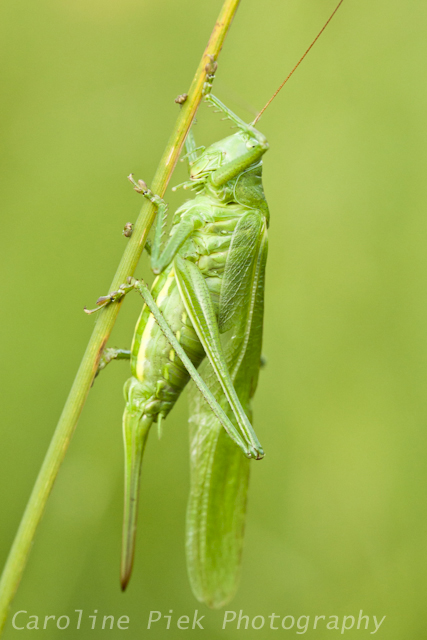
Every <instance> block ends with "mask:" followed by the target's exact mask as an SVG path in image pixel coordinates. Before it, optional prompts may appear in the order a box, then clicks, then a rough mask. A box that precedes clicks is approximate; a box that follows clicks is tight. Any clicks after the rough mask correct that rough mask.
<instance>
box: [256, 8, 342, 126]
mask: <svg viewBox="0 0 427 640" xmlns="http://www.w3.org/2000/svg"><path fill="white" fill-rule="evenodd" d="M343 2H344V0H340V2H339V3H338V5H337V6H336V8H335V10H334V11H333V13H332V14H331V15H330V16H329V19H328V20H327V22H326V23H325V24H324V25H323V27H322V29H321V30H320V31H319V33H318V34H317V36H316V37H315V38H314V40H313V42H312V43H311V45H310V46H309V47H308V49H307V51H306V52H305V53H304V55H303V56H302V58H301V59H300V60H299V61H298V62H297V63H296V65H295V66H294V68H293V69H292V71H291V72H290V74H289V75H288V76H287V78H285V80H284V81H283V82H282V84H281V85H280V87H279V88H278V89H277V91H276V92H275V93H274V94H273V95H272V96H271V98H270V100H269V101H268V102H267V104H266V105H265V107H263V108H262V109H261V111H260V112H259V114H258V115H257V117H256V118H255V120H254V121H253V122H252V124H256V123H257V122H258V120H259V119H260V118H261V116H262V114H263V113H264V111H265V110H266V109H267V107H268V106H269V105H270V104H271V102H273V100H274V98H275V97H276V96H277V94H278V93H279V91H280V90H281V89H283V87H284V86H285V84H286V83H287V81H288V80H289V78H290V77H291V75H292V74H293V73H294V71H296V70H297V68H298V67H299V66H300V64H301V62H302V61H303V60H304V58H305V56H306V55H307V53H308V52H309V51H310V49H311V48H312V47H313V45H314V44H315V43H316V42H317V41H318V39H319V38H320V36H321V35H322V33H323V32H324V30H325V29H326V27H327V26H328V24H329V23H330V21H331V20H332V18H333V17H334V15H335V14H336V12H337V11H338V9H339V8H340V6H341V5H342V3H343Z"/></svg>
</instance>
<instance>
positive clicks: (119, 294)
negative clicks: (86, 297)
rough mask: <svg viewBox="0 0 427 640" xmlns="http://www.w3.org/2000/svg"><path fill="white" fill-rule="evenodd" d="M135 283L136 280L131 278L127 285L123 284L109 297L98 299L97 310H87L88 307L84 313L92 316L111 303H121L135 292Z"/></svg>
mask: <svg viewBox="0 0 427 640" xmlns="http://www.w3.org/2000/svg"><path fill="white" fill-rule="evenodd" d="M133 283H134V278H130V277H129V278H128V279H127V282H126V284H121V285H120V287H119V288H118V289H117V291H112V292H111V293H109V294H108V295H107V296H101V297H100V298H98V300H97V301H96V304H97V307H96V309H86V307H84V312H85V313H87V314H88V316H90V315H92V313H96V312H97V311H100V309H103V308H104V307H106V306H107V305H109V304H110V302H119V300H121V299H122V298H123V297H124V296H125V295H126V294H127V293H129V292H130V291H133V289H134V284H133Z"/></svg>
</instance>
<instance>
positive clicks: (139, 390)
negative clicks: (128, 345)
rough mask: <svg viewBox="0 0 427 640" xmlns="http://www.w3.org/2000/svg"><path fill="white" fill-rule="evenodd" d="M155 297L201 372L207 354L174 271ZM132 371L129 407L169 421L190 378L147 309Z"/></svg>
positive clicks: (156, 289)
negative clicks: (171, 412)
mask: <svg viewBox="0 0 427 640" xmlns="http://www.w3.org/2000/svg"><path fill="white" fill-rule="evenodd" d="M152 293H153V295H154V297H155V298H156V303H157V305H158V307H159V308H160V311H161V312H162V314H163V316H164V318H165V320H166V322H167V323H168V325H169V326H170V328H171V329H172V331H173V333H174V334H175V336H176V338H177V340H178V342H179V343H180V344H181V346H182V347H183V349H184V350H185V352H186V354H187V355H188V357H189V358H190V360H191V361H192V363H193V365H194V366H195V367H196V368H197V367H198V366H199V364H200V363H201V361H202V360H203V358H204V355H205V353H204V350H203V347H202V345H201V343H200V341H199V339H198V337H197V334H196V332H195V331H194V329H193V326H192V324H191V321H190V320H189V318H188V316H187V313H186V311H185V308H184V305H183V303H182V300H181V297H180V295H179V290H178V287H177V283H176V280H175V274H174V270H173V268H170V269H168V271H167V272H166V273H164V274H162V275H161V276H160V277H159V278H158V279H157V281H156V282H155V284H154V287H153V292H152ZM131 369H132V378H130V379H129V380H128V381H127V383H126V385H125V398H126V401H127V405H132V408H133V410H134V411H135V410H138V411H139V412H140V415H141V417H142V416H143V415H145V416H147V417H149V418H151V421H152V422H157V420H158V416H159V415H161V417H162V418H164V417H166V416H167V415H168V413H169V411H170V410H171V409H172V407H173V406H174V404H175V402H176V401H177V400H178V397H179V395H180V393H181V391H182V390H183V389H184V387H185V385H186V384H187V382H188V380H189V377H190V376H189V374H188V372H187V370H186V369H185V367H184V365H183V364H182V362H181V360H180V359H179V358H178V356H177V355H176V353H175V351H174V350H173V349H172V347H171V346H170V344H169V342H168V341H167V340H166V338H165V337H164V335H163V333H162V332H161V331H160V329H159V327H158V325H157V324H156V322H155V320H154V317H153V316H152V315H151V313H150V311H149V309H148V308H147V307H146V306H144V308H143V310H142V313H141V316H140V318H139V320H138V323H137V326H136V331H135V336H134V341H133V345H132V356H131ZM128 408H130V407H128Z"/></svg>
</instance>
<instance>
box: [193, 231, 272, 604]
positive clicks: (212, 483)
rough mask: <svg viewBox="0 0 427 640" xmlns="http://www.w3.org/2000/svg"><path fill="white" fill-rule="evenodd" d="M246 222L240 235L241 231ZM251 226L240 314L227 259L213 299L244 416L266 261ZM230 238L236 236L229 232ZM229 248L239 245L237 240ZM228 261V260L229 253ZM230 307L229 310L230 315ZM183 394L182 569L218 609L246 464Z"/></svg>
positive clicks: (235, 557) (240, 511)
mask: <svg viewBox="0 0 427 640" xmlns="http://www.w3.org/2000/svg"><path fill="white" fill-rule="evenodd" d="M247 222H248V221H247V220H246V223H247ZM246 223H245V229H246V230H245V233H246V232H247V230H248V227H247V224H246ZM255 228H256V229H258V233H257V236H255V237H256V239H257V241H256V242H251V247H252V249H251V252H248V253H247V252H244V251H243V254H244V255H245V256H246V257H248V256H249V253H250V255H251V261H250V264H251V268H249V269H248V270H246V268H245V267H244V265H247V263H248V261H247V260H246V259H245V260H243V261H242V265H243V270H242V281H244V282H245V284H244V286H243V287H242V288H240V287H239V294H238V298H239V300H240V309H239V307H238V306H237V304H236V303H235V302H234V301H233V299H232V297H233V296H232V287H230V286H229V285H228V284H227V282H231V280H232V278H230V280H229V279H228V275H227V272H228V273H229V274H231V273H233V274H235V273H237V271H236V270H238V265H236V263H235V261H234V262H233V264H232V263H230V264H228V263H227V265H226V271H225V274H224V280H223V283H224V285H223V286H224V291H222V293H221V297H222V300H223V304H224V305H225V306H226V307H227V313H226V314H225V313H224V315H223V317H225V318H227V323H228V318H229V317H230V318H231V317H233V318H234V322H233V324H232V328H231V330H230V331H229V332H228V333H227V334H225V335H224V343H225V344H224V354H225V359H226V363H227V367H228V370H229V371H230V374H231V379H232V381H233V384H234V387H235V389H236V391H237V395H238V397H239V400H240V402H241V404H242V405H243V407H244V409H245V411H246V413H247V415H248V417H249V418H251V410H250V399H251V397H252V396H253V394H254V393H255V389H256V385H257V380H258V372H259V363H260V356H261V341H262V323H263V313H264V275H265V262H266V257H267V234H266V227H265V224H264V223H262V224H261V225H260V224H259V223H258V222H255V220H253V229H255ZM242 229H243V227H242ZM242 229H241V230H242ZM236 233H239V231H238V229H237V228H236ZM235 246H236V247H241V243H240V242H238V241H237V237H236V245H235ZM239 251H240V249H239ZM234 258H235V256H234ZM230 260H233V256H232V254H231V252H230ZM233 279H234V275H233ZM234 281H235V280H234ZM243 302H244V307H243V306H242V305H243ZM232 308H234V311H233V314H232V315H230V309H232ZM220 316H221V310H220ZM223 326H227V324H226V323H225V324H224V325H223ZM199 372H200V374H201V375H202V377H203V379H204V381H205V382H206V384H207V386H208V387H209V388H210V390H211V391H212V393H213V394H214V396H215V397H216V398H217V399H218V401H219V402H220V403H221V405H222V406H223V408H224V410H225V411H226V412H227V414H228V415H229V417H230V419H231V420H235V418H234V416H233V414H232V413H231V411H230V408H229V405H228V404H227V402H226V400H225V398H224V396H223V393H222V388H221V385H220V383H219V382H218V378H217V376H216V374H215V372H214V371H213V369H212V366H211V364H210V362H209V361H208V360H206V361H205V362H204V363H203V364H202V366H201V367H200V369H199ZM189 395H190V421H189V423H190V465H191V487H190V496H189V502H188V510H187V542H186V550H187V566H188V573H189V578H190V582H191V586H192V589H193V592H194V594H195V596H196V597H197V598H198V600H200V601H201V602H205V603H206V604H207V605H208V606H210V607H213V608H218V607H221V606H223V605H224V604H226V603H227V602H228V601H229V600H230V599H231V598H232V597H233V595H234V593H235V591H236V589H237V585H238V580H239V574H240V564H241V554H242V548H243V533H244V526H245V514H246V496H247V488H248V481H249V464H250V463H249V460H248V459H247V458H245V457H244V456H242V453H241V451H240V450H239V449H238V448H237V447H236V445H235V443H234V442H233V441H232V440H231V439H230V438H229V437H228V435H227V434H226V432H225V431H224V429H223V428H222V427H221V425H220V423H219V422H218V421H217V420H216V418H215V416H214V415H213V414H212V412H211V411H209V409H208V408H207V407H206V404H205V403H204V402H203V399H202V397H201V396H200V393H198V391H197V389H196V388H195V387H194V385H191V388H190V393H189Z"/></svg>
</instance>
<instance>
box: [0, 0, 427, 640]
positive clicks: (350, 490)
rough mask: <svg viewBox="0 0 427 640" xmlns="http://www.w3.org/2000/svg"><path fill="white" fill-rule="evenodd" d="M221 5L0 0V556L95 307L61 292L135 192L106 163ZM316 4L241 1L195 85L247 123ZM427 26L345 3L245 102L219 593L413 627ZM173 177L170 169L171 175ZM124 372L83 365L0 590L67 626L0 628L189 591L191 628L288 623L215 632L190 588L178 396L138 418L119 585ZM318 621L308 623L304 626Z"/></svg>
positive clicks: (123, 171) (96, 281)
mask: <svg viewBox="0 0 427 640" xmlns="http://www.w3.org/2000/svg"><path fill="white" fill-rule="evenodd" d="M221 4H222V3H221V0H212V1H211V2H201V1H200V0H180V1H179V2H177V1H176V0H157V2H153V1H149V0H121V1H120V2H119V1H118V0H103V1H101V0H72V1H70V0H55V1H54V0H38V1H37V2H30V0H14V1H13V2H12V1H11V0H7V1H6V2H3V3H2V5H1V8H0V16H1V19H0V24H1V26H0V32H1V45H0V46H1V50H2V60H3V64H2V68H1V75H2V88H3V91H2V97H1V177H2V180H1V183H2V185H1V191H2V192H1V203H2V214H1V215H2V226H1V229H2V247H1V262H2V270H1V273H2V316H1V332H2V337H1V344H2V347H1V350H2V361H3V366H2V371H1V374H0V375H1V417H2V420H1V448H0V451H1V457H0V492H1V495H0V505H1V531H0V562H1V564H3V562H4V560H5V558H6V555H7V552H8V549H9V547H10V544H11V542H12V539H13V536H14V533H15V531H16V528H17V526H18V523H19V520H20V517H21V514H22V511H23V509H24V506H25V504H26V501H27V498H28V495H29V492H30V490H31V487H32V485H33V482H34V479H35V477H36V474H37V472H38V469H39V467H40V464H41V462H42V460H43V456H44V454H45V451H46V448H47V446H48V443H49V440H50V438H51V435H52V432H53V429H54V426H55V424H56V421H57V418H58V416H59V414H60V411H61V408H62V405H63V403H64V400H65V398H66V396H67V393H68V390H69V388H70V385H71V382H72V380H73V377H74V374H75V372H76V369H77V366H78V364H79V361H80V358H81V355H82V353H83V351H84V348H85V345H86V343H87V340H88V338H89V335H90V333H91V330H92V327H93V323H94V320H93V319H92V318H88V317H87V316H85V315H84V314H83V311H82V309H83V306H84V305H88V306H93V303H94V302H95V300H96V298H97V297H98V295H100V294H103V293H105V292H106V291H107V289H108V286H109V284H110V282H111V279H112V275H113V273H114V271H115V268H116V266H117V264H118V261H119V259H120V256H121V254H122V251H123V249H124V245H125V242H126V240H125V238H123V236H122V235H121V230H122V228H123V226H124V224H125V223H126V222H127V221H128V220H132V221H133V220H135V218H136V215H137V212H138V210H139V206H140V204H141V201H140V199H139V197H138V196H137V195H136V194H135V193H134V192H133V191H132V189H131V187H130V186H129V184H128V182H127V180H126V176H127V174H128V173H129V172H130V171H133V172H134V173H135V174H136V176H137V177H143V178H144V179H145V180H146V181H147V182H150V181H151V179H152V176H153V173H154V170H155V168H156V166H157V163H158V160H159V158H160V155H161V153H162V152H163V149H164V146H165V143H166V141H167V139H168V137H169V134H170V131H171V128H172V126H173V123H174V121H175V119H176V115H177V107H176V105H175V104H174V98H175V96H176V95H177V94H179V93H182V92H184V91H186V90H187V89H188V87H189V85H190V82H191V79H192V77H193V74H194V71H195V68H196V65H197V63H198V61H199V58H200V55H201V53H202V51H203V49H204V47H205V44H206V42H207V39H208V37H209V34H210V32H211V29H212V27H213V24H214V21H215V18H216V16H217V14H218V12H219V9H220V6H221ZM334 4H335V3H334V0H286V1H284V0H263V1H262V2H259V1H257V0H242V3H241V7H240V9H239V11H238V14H237V16H236V19H235V21H234V23H233V26H232V29H231V31H230V33H229V36H228V38H227V40H226V43H225V46H224V49H223V52H222V55H221V57H220V61H219V70H218V74H217V79H216V81H215V93H216V94H217V95H219V97H221V99H222V100H223V101H224V102H226V103H227V104H229V105H230V106H231V107H233V108H234V109H235V110H236V111H237V112H238V113H239V114H240V115H241V116H242V117H244V118H245V119H247V120H250V119H251V118H252V117H253V113H254V112H256V111H257V110H258V109H260V108H261V107H262V106H263V104H264V103H265V102H266V100H267V99H268V98H269V97H270V95H271V94H272V92H273V91H274V90H275V89H276V87H277V86H278V85H279V83H280V82H281V81H282V79H283V78H284V77H285V75H286V74H287V73H288V71H289V70H290V69H291V68H292V67H293V65H294V64H295V62H296V61H297V59H298V58H299V57H300V55H301V54H302V53H303V51H304V50H305V48H306V47H307V46H308V44H309V43H310V41H311V40H312V38H313V37H314V35H315V34H316V33H317V31H318V30H319V28H320V27H321V25H322V24H323V23H324V22H325V20H326V18H327V17H328V15H329V14H330V12H331V11H332V9H333V7H334ZM426 29H427V5H426V3H425V2H424V1H422V0H414V1H413V2H411V3H403V2H401V1H400V0H399V1H398V0H388V1H386V0H377V1H376V2H375V3H373V2H370V1H368V0H358V1H357V2H351V0H347V2H345V3H344V5H343V7H342V8H341V9H340V11H339V13H338V14H337V16H336V18H335V19H334V21H333V22H332V24H331V25H330V27H329V28H328V30H327V31H326V33H325V34H324V35H323V36H322V38H321V40H320V41H319V43H318V44H317V45H316V47H315V48H314V50H313V51H312V52H311V53H310V55H309V57H308V58H307V60H306V61H305V62H304V64H303V65H302V67H301V68H300V69H299V71H298V73H297V74H296V75H295V76H294V77H293V78H292V80H291V81H290V83H289V84H288V85H287V87H286V89H284V91H283V92H282V94H281V95H280V97H279V98H278V99H277V100H276V101H275V102H274V103H273V104H272V106H271V107H270V108H269V110H268V111H267V112H266V113H265V115H264V117H263V118H262V120H261V122H260V127H259V128H260V129H261V130H262V131H263V132H264V133H265V134H266V136H267V138H268V140H269V142H270V151H269V152H268V154H267V155H266V157H265V168H264V175H265V180H264V184H265V191H266V194H267V198H268V202H269V205H270V210H271V226H270V254H269V263H268V273H267V275H268V280H267V290H266V317H265V340H264V353H265V355H266V357H267V359H268V366H267V368H266V369H265V370H263V372H262V375H261V380H260V385H259V389H258V393H257V397H256V402H255V426H256V429H257V431H258V433H259V434H260V438H261V439H262V442H263V444H264V447H265V450H266V452H267V456H266V459H265V460H264V462H262V463H260V464H253V465H252V471H253V474H252V481H251V490H250V501H249V514H248V523H247V531H246V546H245V553H244V563H243V573H242V580H241V587H240V590H239V592H238V594H237V596H236V598H235V600H234V601H233V602H232V603H231V604H230V605H229V606H228V607H227V608H228V609H230V610H234V611H237V612H238V611H239V610H240V609H242V610H243V612H244V613H245V614H248V615H249V616H250V617H254V616H256V615H264V616H268V615H270V614H271V613H276V614H278V615H280V616H281V617H283V616H285V615H293V616H295V617H298V616H301V615H310V616H314V615H326V617H328V616H331V615H339V616H340V620H341V619H342V616H343V615H356V616H357V615H358V613H359V611H360V610H361V609H362V610H363V612H364V614H366V615H369V616H373V615H376V616H377V618H379V619H381V618H382V617H383V616H384V615H385V616H387V617H386V620H385V621H384V623H383V625H382V627H381V629H380V630H379V631H378V635H381V637H384V638H387V639H390V640H392V639H395V638H396V639H407V638H424V637H427V636H426V634H427V631H426V621H425V596H426V568H425V566H426V534H427V512H426V506H427V505H426V484H427V471H426V450H427V435H426V418H427V407H426V399H425V398H426V392H425V388H426V383H427V371H426V366H425V363H426V359H427V341H426V337H425V336H426V322H427V306H426V290H427V264H426V262H427V257H426V249H425V247H426V232H427V216H426V201H427V193H426V178H425V166H426V149H427V133H426V127H425V114H426V107H427V105H426V103H427V89H426V84H425V77H426V66H427V40H426V35H425V34H426ZM195 133H196V136H197V140H198V142H199V144H202V143H203V144H206V143H209V142H213V141H214V140H216V139H220V138H221V137H225V136H226V135H228V134H229V129H228V125H226V124H225V123H223V122H221V121H220V118H219V117H218V116H216V115H215V114H213V113H212V112H211V111H209V110H208V109H206V107H205V106H202V107H201V109H200V111H199V115H198V123H197V126H196V130H195ZM183 179H185V171H184V166H183V165H179V167H178V170H177V172H176V174H175V175H174V177H173V180H172V184H177V183H179V182H181V181H182V180H183ZM167 199H168V201H169V202H170V203H171V205H172V208H173V207H175V206H177V205H178V204H179V203H180V202H181V201H182V195H180V194H179V192H178V194H172V193H171V192H170V189H169V190H168V195H167ZM138 273H140V274H144V273H145V274H147V273H148V265H147V261H146V260H145V259H144V260H143V261H142V264H141V266H140V268H139V270H138ZM140 304H141V303H140V301H139V299H138V298H137V296H133V297H131V296H130V297H129V299H128V300H127V301H126V303H125V305H124V306H123V309H122V312H121V313H120V316H119V321H118V324H117V326H116V327H115V329H114V333H113V336H112V339H111V342H110V344H111V345H115V346H121V347H126V346H128V345H129V344H130V341H131V336H132V331H133V326H134V323H135V320H136V317H137V315H138V312H139V308H140ZM127 377H128V365H127V364H126V363H117V364H116V365H115V366H111V367H109V368H108V369H107V370H106V371H105V372H104V373H103V374H102V376H101V378H100V379H98V380H97V381H96V384H95V386H94V387H93V390H92V391H91V393H90V397H89V400H88V402H87V405H86V407H85V409H84V412H83V415H82V418H81V420H80V423H79V425H78V428H77V431H76V433H75V436H74V438H73V441H72V444H71V447H70V450H69V452H68V454H67V456H66V460H65V463H64V465H63V468H62V470H61V472H60V475H59V478H58V481H57V483H56V485H55V488H54V491H53V494H52V496H51V498H50V500H49V503H48V507H47V511H46V514H45V517H44V519H43V521H42V524H41V526H40V528H39V531H38V535H37V538H36V542H35V545H34V549H33V551H32V554H31V558H30V561H29V564H28V567H27V570H26V572H25V575H24V578H23V580H22V583H21V586H20V589H19V592H18V595H17V597H16V599H15V601H14V603H13V607H12V613H13V612H16V611H18V610H26V611H28V616H29V615H38V616H40V617H41V618H44V616H46V615H55V616H56V617H58V616H61V615H69V616H70V617H72V620H73V622H72V623H71V625H70V627H69V628H68V629H67V630H64V631H59V630H58V629H56V627H55V626H54V625H52V624H51V623H50V625H49V627H48V628H47V629H46V630H44V631H43V630H39V631H36V630H32V631H28V630H24V631H17V630H14V629H13V628H12V626H11V621H10V620H9V623H8V626H7V630H6V632H5V635H4V637H5V640H9V639H12V638H15V637H27V635H31V637H39V636H40V637H42V636H43V637H44V638H48V639H49V640H50V639H56V638H58V637H66V638H68V637H69V638H71V637H74V636H75V635H76V629H75V617H76V615H77V614H75V613H74V610H75V609H81V610H83V621H82V625H81V629H80V630H79V635H78V637H79V638H82V640H83V639H84V638H89V637H90V638H92V639H94V640H95V639H97V638H101V637H105V635H108V634H109V635H110V636H114V637H118V636H119V635H122V634H126V635H127V636H128V637H132V638H136V637H141V636H142V637H144V636H145V634H147V633H149V634H150V637H152V638H163V637H164V634H165V627H164V626H160V624H157V625H155V626H154V627H153V628H152V629H151V630H150V631H149V632H148V631H146V628H147V619H148V614H149V611H150V610H159V611H162V613H163V614H168V611H169V610H170V609H172V610H173V611H174V614H173V615H174V616H177V615H185V614H187V615H190V616H191V617H192V615H193V613H194V610H195V609H196V608H197V609H198V610H199V612H200V613H202V614H204V615H205V618H204V621H203V624H204V627H205V631H204V634H205V635H204V636H203V632H202V631H201V630H199V631H197V630H195V631H187V635H191V634H192V637H193V636H194V637H196V636H197V637H199V636H200V637H209V638H217V637H218V638H219V637H221V638H233V639H234V638H236V637H237V635H238V634H241V635H243V636H244V637H245V638H248V639H249V638H252V637H263V638H264V637H268V638H270V637H278V636H279V635H280V634H282V635H285V636H286V637H290V636H295V635H296V629H295V628H294V629H292V630H290V631H278V632H274V631H272V630H269V629H268V628H264V629H263V630H262V631H255V630H253V629H248V630H247V631H243V630H241V631H238V630H236V628H235V627H233V625H228V627H227V628H226V630H224V631H222V630H221V623H222V618H223V612H212V611H210V610H208V609H206V608H205V607H204V606H203V605H200V604H199V603H197V602H196V601H195V600H194V598H193V596H192V594H191V592H190V588H189V584H188V580H187V576H186V568H185V558H184V516H185V507H186V499H187V490H188V452H187V446H188V441H187V425H186V401H185V394H184V397H183V398H182V399H181V400H180V402H179V403H178V406H177V407H176V409H175V410H174V411H173V413H172V414H171V416H170V417H169V418H168V420H167V423H166V433H165V436H164V438H163V439H162V440H160V441H158V440H157V438H156V436H155V434H154V433H153V435H152V437H151V438H150V442H149V446H148V449H147V452H146V458H145V466H144V471H143V480H142V481H143V498H142V506H141V519H140V525H141V526H140V529H139V533H138V548H137V559H136V566H135V570H134V575H133V579H132V581H131V584H130V587H129V589H128V591H127V593H126V594H122V593H121V592H120V589H119V580H118V573H119V553H120V536H121V517H122V464H123V463H122V443H121V414H122V409H123V398H122V385H123V382H124V381H125V380H126V378H127ZM94 610H97V611H98V615H99V616H104V615H114V616H116V617H117V616H121V615H127V616H129V618H130V627H129V629H128V630H127V631H124V630H122V631H119V630H117V629H116V630H115V631H106V630H104V631H102V630H101V629H100V628H99V626H100V625H99V622H98V624H97V627H96V628H95V629H94V630H91V629H90V624H91V620H89V618H88V616H89V615H93V612H94ZM22 619H23V618H20V619H19V620H18V622H19V621H20V620H22ZM24 619H25V621H28V617H27V618H25V616H24ZM175 621H176V617H175V618H174V619H173V620H172V626H171V629H170V630H169V631H168V635H167V637H168V638H169V639H170V640H173V638H179V637H181V636H182V631H180V630H178V629H177V627H176V626H175ZM370 624H371V627H370V629H368V631H363V630H359V631H357V630H354V629H353V630H351V631H347V632H346V633H345V637H349V638H356V637H367V636H368V635H370V631H372V630H373V626H372V623H370ZM333 635H335V636H336V635H339V631H335V632H333V631H327V630H325V627H324V623H323V626H322V625H321V624H320V623H319V628H318V629H317V630H316V631H314V630H313V629H312V623H310V628H309V630H308V631H307V632H306V633H305V637H310V638H311V637H313V638H318V639H319V640H320V639H322V638H329V637H332V636H333ZM239 637H240V635H239Z"/></svg>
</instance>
